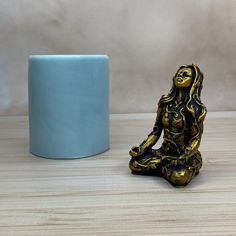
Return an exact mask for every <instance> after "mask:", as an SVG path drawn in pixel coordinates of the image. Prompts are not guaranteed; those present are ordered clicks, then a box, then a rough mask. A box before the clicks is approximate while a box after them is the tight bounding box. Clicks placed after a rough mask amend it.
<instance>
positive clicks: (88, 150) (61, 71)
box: [28, 55, 109, 159]
mask: <svg viewBox="0 0 236 236" xmlns="http://www.w3.org/2000/svg"><path fill="white" fill-rule="evenodd" d="M28 75H29V76H28V92H29V128H30V152H31V153H32V154H35V155H37V156H41V157H46V158H55V159H72V158H81V157H87V156H92V155H96V154H99V153H102V152H104V151H106V150H107V149H108V148H109V108H108V107H109V104H108V96H109V82H108V81H109V78H108V57H107V56H106V55H33V56H30V58H29V73H28Z"/></svg>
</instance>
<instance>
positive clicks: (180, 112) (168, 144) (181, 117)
mask: <svg viewBox="0 0 236 236" xmlns="http://www.w3.org/2000/svg"><path fill="white" fill-rule="evenodd" d="M202 81H203V74H202V72H201V71H200V69H199V68H198V67H197V66H196V65H184V66H181V67H180V68H179V69H178V70H177V72H176V74H175V76H174V78H173V86H172V89H171V90H170V93H169V94H168V95H164V96H162V98H161V99H160V101H159V104H158V109H157V116H156V121H155V124H154V128H153V131H152V132H151V133H150V134H149V135H148V137H147V139H145V140H144V141H143V142H142V143H141V144H140V145H139V146H138V147H133V148H132V149H131V150H130V152H129V153H130V155H131V157H132V158H131V160H130V163H129V167H130V169H131V171H132V173H134V174H146V175H159V176H162V177H164V178H165V179H166V180H168V181H169V182H170V183H171V184H172V185H173V186H175V187H177V186H186V185H187V184H188V183H189V182H190V181H191V180H192V179H193V177H194V176H196V175H197V174H198V173H199V169H200V168H201V167H202V158H201V154H200V152H199V151H198V148H199V145H200V141H201V136H202V132H203V121H204V118H205V116H206V112H207V110H206V107H205V106H204V104H203V103H202V102H201V99H200V95H201V89H202ZM162 130H163V131H164V132H163V133H164V135H163V139H164V141H163V143H162V146H161V147H160V148H159V149H153V148H152V147H153V146H154V145H155V144H156V142H157V141H158V139H159V137H160V135H161V133H162Z"/></svg>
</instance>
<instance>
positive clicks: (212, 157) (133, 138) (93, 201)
mask: <svg viewBox="0 0 236 236" xmlns="http://www.w3.org/2000/svg"><path fill="white" fill-rule="evenodd" d="M235 114H236V113H214V114H210V113H209V116H208V117H207V120H206V122H205V131H204V134H203V139H202V144H201V147H200V150H201V151H202V156H203V160H204V166H203V168H202V170H201V172H200V174H199V176H197V177H196V178H195V179H194V180H193V181H192V182H191V183H190V184H189V185H188V186H187V187H186V188H178V189H176V188H173V187H172V186H171V185H170V184H169V183H167V182H166V181H165V180H164V179H162V178H158V177H148V176H145V177H144V176H136V175H131V174H130V171H129V169H128V161H129V157H128V150H129V148H130V147H131V146H133V145H136V144H139V143H140V142H141V141H142V140H143V139H144V138H145V137H146V135H147V134H148V133H149V132H150V131H151V129H152V125H153V123H154V114H151V115H139V114H136V115H113V116H111V149H110V150H109V151H108V152H106V153H103V154H102V155H98V156H95V157H90V158H84V159H80V160H79V159H78V160H67V161H66V160H62V161H60V160H49V159H43V158H39V157H35V156H32V155H31V154H29V152H28V123H27V117H0V177H1V181H0V235H4V236H8V235H22V236H32V235H49V236H51V235H57V236H58V235H63V236H67V235H98V236H102V235H188V236H192V235H199V236H202V235H212V236H217V235H236V115H235ZM158 144H159V145H160V142H159V143H158Z"/></svg>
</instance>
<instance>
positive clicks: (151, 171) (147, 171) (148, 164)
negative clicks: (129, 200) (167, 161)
mask: <svg viewBox="0 0 236 236" xmlns="http://www.w3.org/2000/svg"><path fill="white" fill-rule="evenodd" d="M160 163H161V158H160V157H150V156H149V157H137V158H134V157H133V158H132V159H131V160H130V162H129V168H130V170H131V171H132V173H133V174H138V175H160V174H161V168H160Z"/></svg>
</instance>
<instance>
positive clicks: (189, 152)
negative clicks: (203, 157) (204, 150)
mask: <svg viewBox="0 0 236 236" xmlns="http://www.w3.org/2000/svg"><path fill="white" fill-rule="evenodd" d="M202 132H203V121H201V122H199V123H197V121H196V120H194V121H193V123H192V124H191V128H190V134H191V139H190V141H189V145H188V146H187V147H186V149H185V156H186V157H187V158H189V157H191V156H193V155H194V154H195V153H196V152H197V151H198V148H199V146H200V142H201V137H202Z"/></svg>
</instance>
